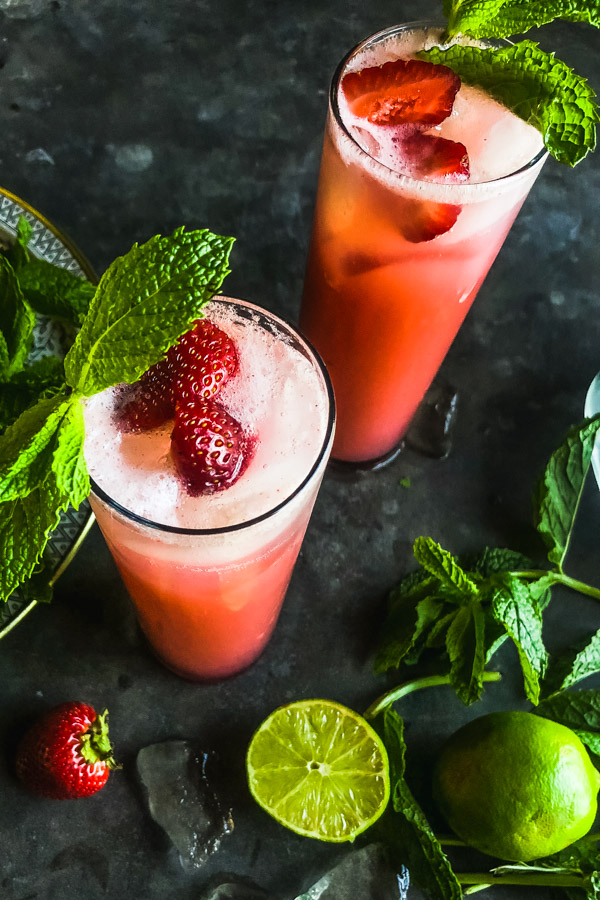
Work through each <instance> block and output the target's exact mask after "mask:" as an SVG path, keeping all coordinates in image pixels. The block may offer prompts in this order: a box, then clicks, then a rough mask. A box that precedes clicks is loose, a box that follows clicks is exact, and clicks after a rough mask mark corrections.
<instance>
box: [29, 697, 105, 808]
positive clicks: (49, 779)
mask: <svg viewBox="0 0 600 900" xmlns="http://www.w3.org/2000/svg"><path fill="white" fill-rule="evenodd" d="M114 768H116V763H115V760H114V758H113V750H112V746H111V744H110V740H109V737H108V712H107V711H106V710H105V711H104V712H103V713H102V714H101V715H98V714H97V713H96V711H95V710H94V709H93V708H92V707H91V706H88V705H87V704H86V703H79V702H69V703H63V704H61V705H60V706H57V707H55V708H54V709H52V710H50V711H49V712H47V713H46V714H45V715H44V716H42V718H41V719H39V720H38V721H37V722H35V723H34V725H33V726H32V727H31V728H30V729H29V731H28V732H27V733H26V734H25V736H24V737H23V739H22V740H21V742H20V744H19V747H18V749H17V757H16V770H17V775H18V777H19V778H20V780H21V781H22V782H23V784H24V785H25V786H26V787H27V788H29V790H31V791H32V792H33V793H35V794H39V795H41V796H42V797H50V798H53V799H55V800H67V799H76V798H79V797H88V796H89V795H90V794H95V793H96V791H99V790H100V788H102V787H104V785H105V784H106V781H107V779H108V776H109V774H110V771H111V769H114Z"/></svg>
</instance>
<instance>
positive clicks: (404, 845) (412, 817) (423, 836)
mask: <svg viewBox="0 0 600 900" xmlns="http://www.w3.org/2000/svg"><path fill="white" fill-rule="evenodd" d="M373 725H374V727H375V728H376V730H377V731H378V732H379V734H380V735H381V737H382V739H383V742H384V744H385V747H386V750H387V751H388V756H389V760H390V778H391V782H392V793H391V809H390V807H388V809H387V810H386V811H385V813H384V814H383V816H382V817H381V818H380V819H379V820H378V822H377V824H376V826H375V828H376V829H378V830H379V831H380V832H381V831H382V832H383V834H384V836H385V841H386V845H387V847H388V849H389V851H390V853H391V855H392V858H393V860H394V862H395V863H396V864H398V865H399V864H403V865H404V864H405V865H407V866H408V868H409V871H410V874H411V879H414V881H415V882H416V883H417V884H418V885H419V886H420V887H422V888H424V889H425V890H426V891H427V894H428V896H429V897H430V898H431V900H461V898H462V890H461V887H460V884H459V882H458V880H457V878H456V875H455V874H454V872H453V871H452V866H451V865H450V861H449V860H448V857H447V856H446V854H445V853H444V851H443V850H442V848H441V846H440V843H439V841H438V839H437V838H436V836H435V834H434V833H433V830H432V828H431V826H430V825H429V822H428V821H427V819H426V817H425V814H424V813H423V811H422V809H421V807H420V806H419V804H418V803H417V801H416V800H415V798H414V797H413V795H412V793H411V791H410V788H409V787H408V785H407V783H406V781H405V779H404V768H405V752H406V745H405V743H404V736H403V722H402V719H401V718H400V716H399V715H398V714H397V713H396V712H394V710H393V709H391V707H388V708H387V709H386V710H385V712H384V713H383V716H378V717H377V719H376V720H375V721H374V722H373Z"/></svg>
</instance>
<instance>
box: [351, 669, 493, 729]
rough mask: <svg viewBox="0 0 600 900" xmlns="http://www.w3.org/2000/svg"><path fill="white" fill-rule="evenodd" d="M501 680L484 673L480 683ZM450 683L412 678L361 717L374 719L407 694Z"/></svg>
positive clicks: (446, 679) (437, 677)
mask: <svg viewBox="0 0 600 900" xmlns="http://www.w3.org/2000/svg"><path fill="white" fill-rule="evenodd" d="M501 678H502V676H501V674H500V672H484V673H483V676H482V681H500V679H501ZM450 683H451V682H450V675H427V676H425V677H424V678H414V679H413V680H412V681H405V682H404V684H401V685H399V686H398V687H395V688H392V690H391V691H387V692H386V693H385V694H382V695H381V697H378V699H377V700H375V701H374V702H373V703H371V705H370V706H369V708H368V709H367V710H366V711H365V712H364V713H363V716H364V718H365V719H374V718H375V717H376V716H378V715H379V713H381V712H383V711H384V709H387V707H388V706H391V704H392V703H395V702H396V700H400V698H401V697H405V696H406V695H407V694H412V692H413V691H420V690H421V689H422V688H427V687H437V685H440V684H450Z"/></svg>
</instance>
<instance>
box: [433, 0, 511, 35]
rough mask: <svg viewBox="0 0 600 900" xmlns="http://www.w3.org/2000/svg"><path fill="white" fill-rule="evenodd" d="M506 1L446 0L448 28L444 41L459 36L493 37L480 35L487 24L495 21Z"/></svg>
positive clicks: (445, 12) (445, 11) (445, 10)
mask: <svg viewBox="0 0 600 900" xmlns="http://www.w3.org/2000/svg"><path fill="white" fill-rule="evenodd" d="M505 2H506V0H444V14H445V15H446V18H447V19H448V27H447V29H446V33H445V35H444V39H446V38H450V37H453V36H454V35H457V34H470V35H472V36H473V37H491V35H487V34H486V35H484V34H480V33H479V31H480V29H481V28H483V29H484V30H485V25H486V23H487V22H489V21H491V20H493V19H494V17H495V16H496V15H497V13H498V12H499V10H500V9H501V8H502V6H503V5H504V3H505Z"/></svg>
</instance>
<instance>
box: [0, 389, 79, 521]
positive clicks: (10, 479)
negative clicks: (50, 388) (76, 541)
mask: <svg viewBox="0 0 600 900" xmlns="http://www.w3.org/2000/svg"><path fill="white" fill-rule="evenodd" d="M74 402H75V403H79V401H77V400H75V401H74V400H73V399H72V398H69V397H64V396H62V395H59V396H57V397H50V398H48V399H45V400H40V401H39V402H38V403H36V405H35V406H33V407H31V408H30V409H27V410H26V411H25V412H24V413H23V414H22V415H21V416H20V417H19V418H18V419H17V421H16V422H14V423H13V424H12V425H10V426H9V427H8V428H7V429H6V431H5V433H4V434H3V435H2V437H1V438H0V502H2V503H5V502H7V501H10V500H16V499H18V498H19V497H25V496H27V494H29V493H30V492H31V491H33V490H35V489H36V488H39V487H40V486H41V485H42V484H43V483H44V481H45V480H46V478H47V476H48V472H50V471H52V470H53V467H54V466H55V464H57V461H56V460H55V453H56V451H57V449H58V447H57V444H58V435H59V431H60V426H61V422H62V419H63V417H64V416H65V415H66V414H67V412H68V410H69V409H70V407H71V406H72V404H73V403H74Z"/></svg>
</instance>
